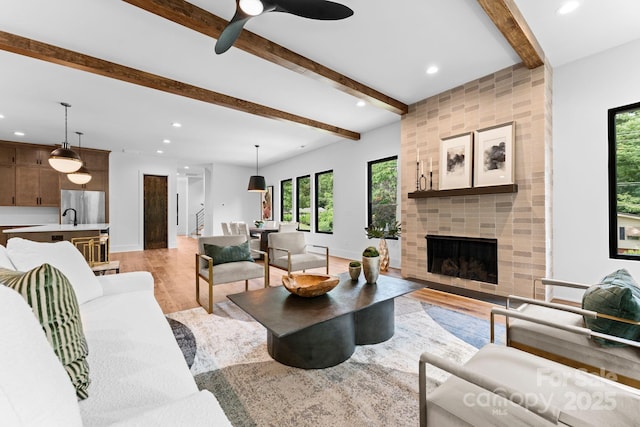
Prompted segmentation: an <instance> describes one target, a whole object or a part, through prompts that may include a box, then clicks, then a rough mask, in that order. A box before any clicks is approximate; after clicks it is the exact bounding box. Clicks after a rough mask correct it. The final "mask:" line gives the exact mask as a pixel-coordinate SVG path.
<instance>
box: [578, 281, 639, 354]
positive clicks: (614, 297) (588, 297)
mask: <svg viewBox="0 0 640 427" xmlns="http://www.w3.org/2000/svg"><path fill="white" fill-rule="evenodd" d="M582 308H584V309H585V310H592V311H597V312H598V313H601V314H608V315H611V316H616V317H621V318H624V319H629V320H635V321H640V288H639V287H638V285H637V284H636V282H635V281H634V280H633V278H632V277H631V275H630V274H629V272H628V271H627V270H625V269H621V270H617V271H614V272H613V273H611V274H609V275H607V276H605V277H604V278H603V279H602V281H601V282H600V283H599V284H597V285H594V286H591V287H590V288H589V289H587V291H586V292H585V293H584V295H583V297H582ZM584 321H585V324H586V326H587V327H588V328H589V329H591V330H593V331H596V332H601V333H604V334H609V335H613V336H616V337H620V338H626V339H630V340H634V341H637V340H638V339H639V338H640V326H635V325H630V324H628V323H622V322H616V321H615V320H608V319H591V318H585V319H584ZM594 340H595V341H596V342H598V343H599V344H601V345H602V346H604V347H624V346H625V344H620V343H617V342H613V341H609V340H604V339H601V338H594Z"/></svg>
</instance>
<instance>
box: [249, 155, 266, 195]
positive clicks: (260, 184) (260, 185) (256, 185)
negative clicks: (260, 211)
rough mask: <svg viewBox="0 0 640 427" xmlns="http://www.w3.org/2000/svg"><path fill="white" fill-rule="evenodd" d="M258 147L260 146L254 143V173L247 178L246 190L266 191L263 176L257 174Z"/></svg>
mask: <svg viewBox="0 0 640 427" xmlns="http://www.w3.org/2000/svg"><path fill="white" fill-rule="evenodd" d="M258 148H260V146H259V145H256V174H255V175H253V176H252V177H251V178H249V187H248V188H247V191H253V192H257V193H266V191H267V183H266V182H265V180H264V176H260V175H258Z"/></svg>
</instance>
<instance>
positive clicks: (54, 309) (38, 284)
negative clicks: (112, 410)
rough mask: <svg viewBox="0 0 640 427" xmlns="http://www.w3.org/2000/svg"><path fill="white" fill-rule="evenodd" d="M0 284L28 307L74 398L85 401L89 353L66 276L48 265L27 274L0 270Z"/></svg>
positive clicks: (73, 293) (76, 305)
mask: <svg viewBox="0 0 640 427" xmlns="http://www.w3.org/2000/svg"><path fill="white" fill-rule="evenodd" d="M0 283H1V284H3V285H6V286H8V287H10V288H12V289H14V290H15V291H17V292H18V293H19V294H21V295H22V296H23V297H24V299H25V300H26V301H27V303H29V305H30V306H31V309H32V310H33V313H34V314H35V316H36V317H37V318H38V320H39V321H40V325H42V329H43V330H44V333H45V335H46V336H47V339H48V340H49V343H51V346H52V347H53V350H54V352H55V353H56V355H57V356H58V359H60V362H61V363H62V365H63V366H64V368H65V370H66V371H67V374H68V375H69V378H70V379H71V383H72V384H73V386H74V387H75V389H76V395H77V396H78V398H79V399H86V398H87V397H88V393H87V388H88V387H89V364H88V363H87V359H86V358H87V354H88V353H89V349H88V347H87V341H86V339H85V336H84V332H83V330H82V322H81V319H80V310H79V309H78V302H77V300H76V294H75V292H74V291H73V288H72V287H71V284H70V283H69V281H68V280H67V278H66V277H65V275H64V274H62V273H61V272H60V270H58V269H56V268H55V267H53V266H51V265H49V264H43V265H41V266H39V267H36V268H34V269H33V270H31V271H27V272H26V273H22V272H19V271H12V270H7V269H4V268H0Z"/></svg>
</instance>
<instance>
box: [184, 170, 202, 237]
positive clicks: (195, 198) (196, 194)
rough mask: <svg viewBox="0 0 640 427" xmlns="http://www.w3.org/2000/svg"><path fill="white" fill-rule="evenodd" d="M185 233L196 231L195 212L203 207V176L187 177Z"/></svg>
mask: <svg viewBox="0 0 640 427" xmlns="http://www.w3.org/2000/svg"><path fill="white" fill-rule="evenodd" d="M188 192H189V200H188V213H187V235H190V234H191V233H193V232H194V231H196V227H197V224H196V213H198V211H200V209H202V208H203V207H204V177H189V184H188Z"/></svg>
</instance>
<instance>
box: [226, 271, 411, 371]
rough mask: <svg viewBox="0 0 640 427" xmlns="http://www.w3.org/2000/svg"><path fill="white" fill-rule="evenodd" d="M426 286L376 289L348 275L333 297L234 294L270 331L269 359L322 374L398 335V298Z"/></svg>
mask: <svg viewBox="0 0 640 427" xmlns="http://www.w3.org/2000/svg"><path fill="white" fill-rule="evenodd" d="M423 287H424V286H423V285H421V284H418V283H415V282H411V281H408V280H404V279H396V278H392V277H387V276H380V277H379V278H378V282H377V283H376V284H373V285H368V284H366V283H365V280H364V278H363V277H360V280H359V281H352V280H351V278H350V277H349V275H348V274H347V273H343V274H341V275H340V284H339V285H338V286H336V287H335V288H334V289H333V290H331V291H330V292H329V293H327V294H325V295H322V296H319V297H315V298H302V297H299V296H297V295H292V294H290V293H289V291H287V290H286V289H285V288H284V287H283V286H278V287H274V288H265V289H259V290H255V291H249V292H243V293H240V294H235V295H229V296H228V298H229V299H230V300H231V301H233V302H234V303H235V304H236V305H238V306H239V307H240V308H241V309H243V310H244V311H246V312H247V313H248V314H249V315H250V316H251V317H253V318H254V319H255V320H257V321H258V322H259V323H261V324H262V325H263V326H264V327H265V328H267V348H268V351H269V355H270V356H271V357H273V359H274V360H277V361H278V362H280V363H283V364H285V365H289V366H294V367H297V368H303V369H319V368H327V367H330V366H334V365H337V364H339V363H342V362H344V361H345V360H347V359H348V358H349V357H351V355H352V354H353V352H354V351H355V346H356V345H362V344H377V343H380V342H383V341H386V340H388V339H389V338H391V337H392V336H393V333H394V330H395V319H394V314H395V309H394V298H396V297H399V296H401V295H404V294H407V293H409V292H413V291H417V290H418V289H422V288H423Z"/></svg>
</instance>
